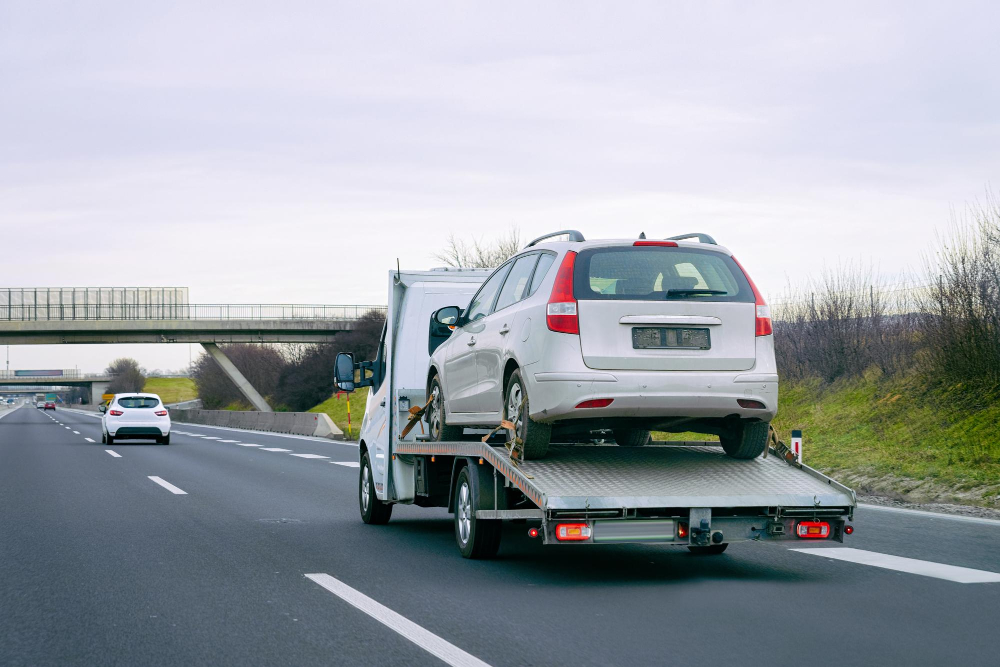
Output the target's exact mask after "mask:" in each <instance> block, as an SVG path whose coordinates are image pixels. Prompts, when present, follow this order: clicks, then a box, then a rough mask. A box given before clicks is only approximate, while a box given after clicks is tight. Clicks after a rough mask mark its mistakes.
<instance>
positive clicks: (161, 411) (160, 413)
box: [153, 410, 167, 417]
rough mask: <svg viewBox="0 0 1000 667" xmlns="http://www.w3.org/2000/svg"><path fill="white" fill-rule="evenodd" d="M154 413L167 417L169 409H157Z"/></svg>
mask: <svg viewBox="0 0 1000 667" xmlns="http://www.w3.org/2000/svg"><path fill="white" fill-rule="evenodd" d="M153 414H154V415H156V416H157V417H166V416H167V411H166V410H157V411H156V412H154V413H153Z"/></svg>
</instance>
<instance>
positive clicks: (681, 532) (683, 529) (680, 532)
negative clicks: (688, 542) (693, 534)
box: [677, 523, 688, 537]
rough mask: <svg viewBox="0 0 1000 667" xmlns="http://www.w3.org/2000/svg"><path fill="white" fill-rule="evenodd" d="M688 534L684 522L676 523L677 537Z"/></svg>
mask: <svg viewBox="0 0 1000 667" xmlns="http://www.w3.org/2000/svg"><path fill="white" fill-rule="evenodd" d="M687 536H688V525H687V524H686V523H679V524H677V537H687Z"/></svg>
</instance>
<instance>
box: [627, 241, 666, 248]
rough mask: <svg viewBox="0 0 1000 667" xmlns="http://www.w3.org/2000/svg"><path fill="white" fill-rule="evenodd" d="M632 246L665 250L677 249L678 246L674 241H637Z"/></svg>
mask: <svg viewBox="0 0 1000 667" xmlns="http://www.w3.org/2000/svg"><path fill="white" fill-rule="evenodd" d="M632 245H634V246H636V245H637V246H651V245H653V246H660V247H663V248H676V247H677V244H676V243H674V242H673V241H636V242H635V243H633V244H632Z"/></svg>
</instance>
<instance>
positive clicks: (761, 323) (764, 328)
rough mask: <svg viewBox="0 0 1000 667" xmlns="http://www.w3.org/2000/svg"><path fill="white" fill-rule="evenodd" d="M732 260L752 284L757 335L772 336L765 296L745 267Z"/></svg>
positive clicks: (736, 260)
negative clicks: (755, 307) (755, 308)
mask: <svg viewBox="0 0 1000 667" xmlns="http://www.w3.org/2000/svg"><path fill="white" fill-rule="evenodd" d="M732 259H733V261H734V262H736V266H738V267H740V271H742V272H743V276H744V277H745V278H746V279H747V282H748V283H750V289H751V291H753V300H754V303H755V304H756V306H757V311H756V323H755V325H754V332H755V335H757V336H770V335H771V334H772V333H774V327H773V326H771V308H770V307H769V306H768V305H767V302H766V301H764V297H763V295H762V294H761V293H760V290H758V289H757V286H756V285H754V284H753V279H752V278H751V277H750V274H749V273H747V270H746V269H744V268H743V265H742V264H740V261H739V260H738V259H736V258H735V257H733V258H732Z"/></svg>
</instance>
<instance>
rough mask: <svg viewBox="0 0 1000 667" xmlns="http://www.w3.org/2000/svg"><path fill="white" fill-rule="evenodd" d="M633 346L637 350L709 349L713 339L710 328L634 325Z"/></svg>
mask: <svg viewBox="0 0 1000 667" xmlns="http://www.w3.org/2000/svg"><path fill="white" fill-rule="evenodd" d="M632 347H633V348H634V349H636V350H648V349H661V350H662V349H670V348H680V349H690V350H709V349H711V348H712V340H711V338H710V337H709V335H708V329H688V328H681V327H633V328H632Z"/></svg>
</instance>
